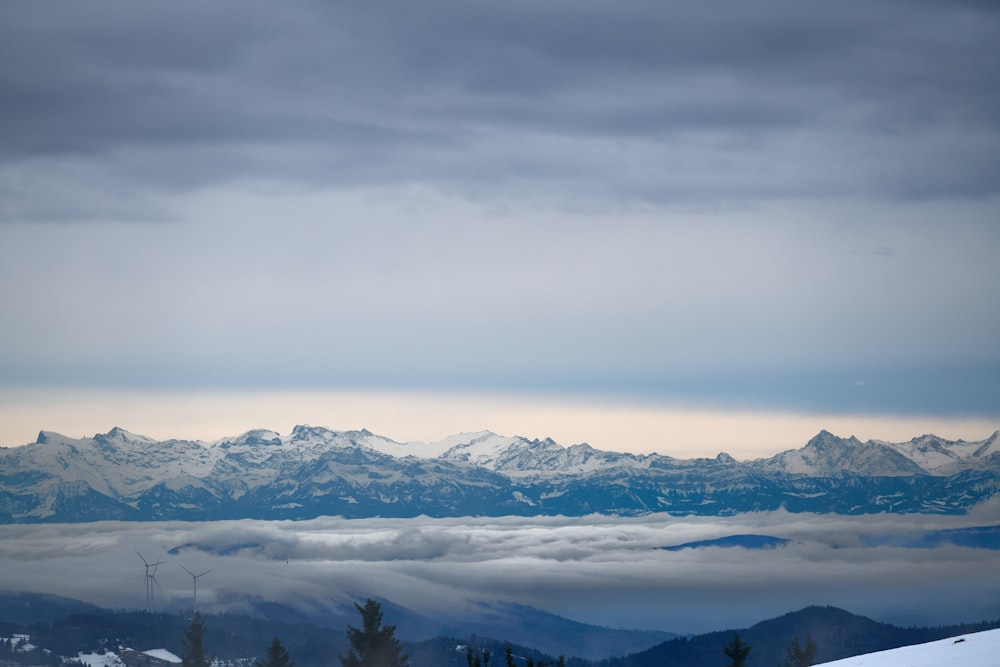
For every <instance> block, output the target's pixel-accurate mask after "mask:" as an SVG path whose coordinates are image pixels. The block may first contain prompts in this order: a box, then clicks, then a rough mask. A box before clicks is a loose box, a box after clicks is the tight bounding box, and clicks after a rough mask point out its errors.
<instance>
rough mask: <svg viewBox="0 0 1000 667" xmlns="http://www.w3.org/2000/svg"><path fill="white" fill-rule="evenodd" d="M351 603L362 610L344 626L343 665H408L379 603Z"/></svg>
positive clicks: (370, 666) (406, 656)
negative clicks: (346, 648)
mask: <svg viewBox="0 0 1000 667" xmlns="http://www.w3.org/2000/svg"><path fill="white" fill-rule="evenodd" d="M354 607H355V608H356V609H357V610H358V612H359V613H360V614H361V627H360V628H355V627H353V626H348V627H347V640H348V641H349V642H350V644H351V650H350V651H348V653H347V655H341V656H338V657H339V658H340V664H341V665H342V667H408V663H407V660H408V659H409V656H408V655H407V654H406V653H403V645H402V644H400V643H399V640H398V639H396V636H395V635H396V626H395V625H382V605H380V604H379V603H378V602H376V601H375V600H372V599H371V598H368V600H367V601H366V602H365V606H364V607H362V606H361V605H359V604H358V603H354ZM185 667H186V666H185Z"/></svg>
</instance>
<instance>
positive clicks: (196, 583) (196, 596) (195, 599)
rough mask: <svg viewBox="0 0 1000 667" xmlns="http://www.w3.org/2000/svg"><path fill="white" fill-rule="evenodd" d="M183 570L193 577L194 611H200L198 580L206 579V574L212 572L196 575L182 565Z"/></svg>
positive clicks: (207, 571)
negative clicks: (200, 578)
mask: <svg viewBox="0 0 1000 667" xmlns="http://www.w3.org/2000/svg"><path fill="white" fill-rule="evenodd" d="M181 569H182V570H184V571H185V572H187V573H188V574H190V575H191V581H193V582H194V610H195V611H198V578H199V577H204V576H205V575H206V574H208V573H209V572H211V571H212V570H205V571H204V572H202V573H201V574H195V573H194V572H192V571H191V570H189V569H187V568H186V567H184V566H183V565H181Z"/></svg>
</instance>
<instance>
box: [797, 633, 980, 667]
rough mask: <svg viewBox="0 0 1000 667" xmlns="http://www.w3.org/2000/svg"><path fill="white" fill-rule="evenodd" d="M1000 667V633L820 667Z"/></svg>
mask: <svg viewBox="0 0 1000 667" xmlns="http://www.w3.org/2000/svg"><path fill="white" fill-rule="evenodd" d="M946 666H951V667H1000V629H997V630H986V631H985V632H975V633H972V634H968V635H961V636H959V637H952V638H950V639H941V640H938V641H935V642H928V643H926V644H916V645H914V646H903V647H900V648H894V649H891V650H888V651H880V652H878V653H868V654H866V655H857V656H854V657H853V658H844V659H842V660H834V661H833V662H824V663H823V664H822V665H818V666H817V667H946Z"/></svg>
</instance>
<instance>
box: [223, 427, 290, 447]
mask: <svg viewBox="0 0 1000 667" xmlns="http://www.w3.org/2000/svg"><path fill="white" fill-rule="evenodd" d="M216 444H217V445H220V446H223V447H227V446H232V445H246V446H251V445H264V446H274V445H281V444H282V440H281V435H280V434H278V433H276V432H274V431H271V430H268V429H263V428H258V429H254V430H252V431H247V432H246V433H244V434H242V435H238V436H236V437H235V438H225V439H223V440H219V441H218V442H217V443H216Z"/></svg>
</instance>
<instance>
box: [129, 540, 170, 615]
mask: <svg viewBox="0 0 1000 667" xmlns="http://www.w3.org/2000/svg"><path fill="white" fill-rule="evenodd" d="M135 552H136V553H137V554H139V558H141V559H142V563H143V565H145V566H146V576H145V579H146V611H148V612H150V613H152V611H153V585H154V584H155V585H156V587H157V588H159V587H160V582H158V581H157V580H156V568H157V567H158V566H160V565H163V563H165V562H166V561H162V560H158V561H156V562H155V563H150V562H149V561H148V560H146V558H145V556H143V555H142V554H140V553H139V550H138V549H136V550H135Z"/></svg>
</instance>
